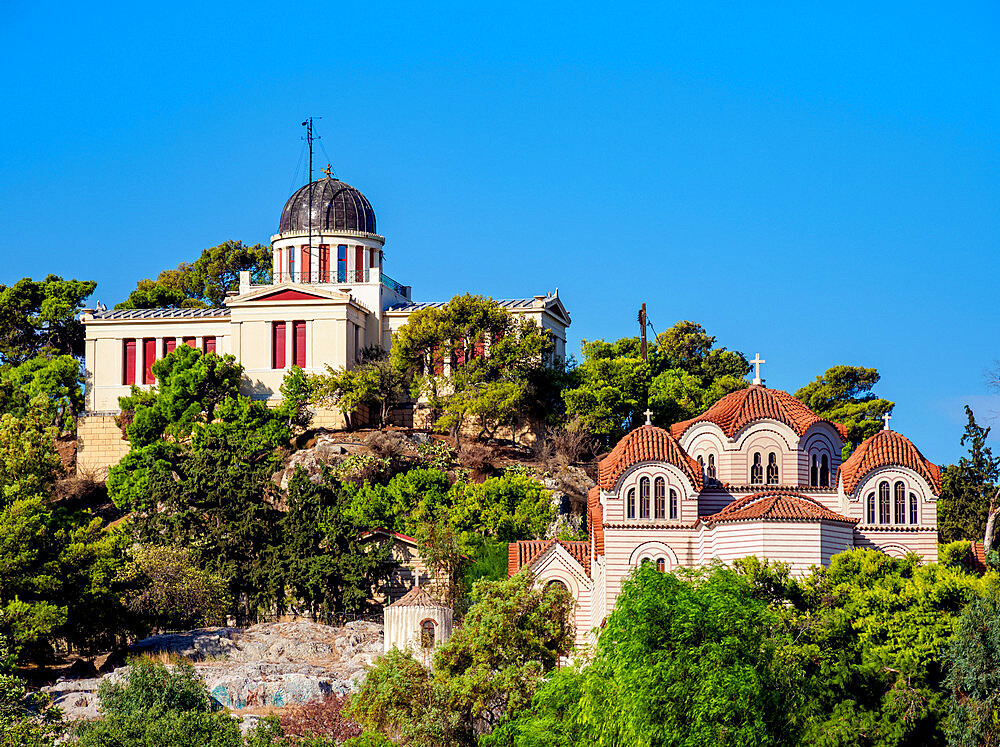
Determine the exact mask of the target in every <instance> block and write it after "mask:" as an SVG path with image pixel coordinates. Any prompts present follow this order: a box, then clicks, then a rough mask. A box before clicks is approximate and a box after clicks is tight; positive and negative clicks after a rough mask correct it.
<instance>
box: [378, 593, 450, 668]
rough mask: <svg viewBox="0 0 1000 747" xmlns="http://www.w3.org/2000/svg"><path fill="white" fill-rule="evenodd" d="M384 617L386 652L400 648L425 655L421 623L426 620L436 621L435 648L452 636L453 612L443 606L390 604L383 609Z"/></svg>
mask: <svg viewBox="0 0 1000 747" xmlns="http://www.w3.org/2000/svg"><path fill="white" fill-rule="evenodd" d="M382 619H383V621H384V623H385V634H384V638H383V647H384V648H383V650H384V651H385V653H389V652H390V651H392V649H393V648H398V649H400V650H401V651H406V650H409V651H411V652H413V653H414V654H415V655H416V656H417V657H418V658H420V657H423V656H425V651H424V649H423V647H422V646H421V645H420V644H421V641H420V625H421V623H422V622H423V621H424V620H433V621H434V622H435V623H436V627H435V630H434V648H435V649H436V648H439V647H440V646H441V645H442V644H443V643H444V642H445V641H447V640H448V639H449V638H451V630H452V613H451V610H449V609H445V608H443V607H420V606H401V607H391V606H390V607H386V608H385V609H384V610H383V611H382ZM428 658H429V657H428Z"/></svg>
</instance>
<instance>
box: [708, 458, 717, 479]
mask: <svg viewBox="0 0 1000 747" xmlns="http://www.w3.org/2000/svg"><path fill="white" fill-rule="evenodd" d="M708 479H709V480H714V479H715V454H709V455H708Z"/></svg>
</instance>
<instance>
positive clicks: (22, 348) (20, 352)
mask: <svg viewBox="0 0 1000 747" xmlns="http://www.w3.org/2000/svg"><path fill="white" fill-rule="evenodd" d="M96 287H97V283H96V282H94V281H92V280H86V281H85V280H63V279H62V278H61V277H59V276H58V275H49V276H48V277H46V278H45V280H41V281H34V280H31V279H30V278H23V279H21V280H18V281H17V282H16V283H14V285H11V286H6V285H2V284H0V363H4V364H8V365H14V366H17V365H20V364H22V363H24V362H25V361H27V360H29V359H31V358H34V357H35V356H36V355H39V354H41V353H43V352H47V353H50V354H52V355H57V356H58V355H72V356H76V357H81V356H82V355H83V324H82V323H81V322H80V320H79V318H78V317H79V315H80V311H81V310H82V309H83V302H84V300H85V299H86V298H87V297H88V296H90V294H92V293H93V292H94V288H96Z"/></svg>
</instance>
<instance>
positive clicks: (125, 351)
mask: <svg viewBox="0 0 1000 747" xmlns="http://www.w3.org/2000/svg"><path fill="white" fill-rule="evenodd" d="M385 243H386V240H385V237H383V236H380V235H379V234H378V231H377V229H376V225H375V211H374V210H373V209H372V206H371V203H370V202H369V201H368V199H367V198H366V197H365V196H364V195H363V194H362V193H361V192H360V191H358V190H357V189H355V188H354V187H352V186H350V185H348V184H345V183H344V182H341V181H339V180H337V179H334V178H329V177H328V178H324V179H319V180H317V181H314V182H311V183H310V184H307V185H305V186H304V187H302V188H300V189H299V190H298V191H296V192H295V193H294V194H293V195H292V196H291V197H290V198H289V199H288V201H287V202H286V203H285V206H284V208H283V209H282V211H281V218H280V222H279V225H278V232H277V233H276V234H275V235H274V236H272V237H271V256H272V268H271V270H272V271H271V280H270V281H269V282H266V283H263V284H254V283H252V282H251V278H250V273H249V272H244V273H241V277H240V282H239V289H238V290H237V291H235V292H231V293H230V295H229V297H227V298H226V301H225V306H223V307H222V308H212V309H177V308H161V309H121V310H107V309H97V310H85V311H84V314H83V316H82V321H83V323H84V324H85V327H86V410H87V412H86V414H85V416H84V417H83V418H82V419H81V422H80V424H79V427H78V432H79V439H80V448H79V454H78V463H77V464H78V470H80V471H95V472H97V471H101V470H104V469H106V468H107V467H108V466H110V465H113V464H116V463H117V462H118V460H119V459H121V457H122V456H124V454H125V453H127V451H128V442H127V441H123V440H122V438H121V433H120V431H119V430H118V429H117V427H116V426H115V425H114V417H115V416H116V415H117V414H118V412H119V407H118V398H119V397H121V396H124V395H127V394H128V393H129V391H130V389H131V387H132V385H138V386H140V387H148V386H151V385H152V384H153V383H154V377H153V371H152V367H153V362H154V361H156V360H158V359H160V358H163V357H164V356H166V355H167V354H168V353H170V351H172V350H174V349H175V348H176V347H177V346H178V345H190V346H192V347H197V348H200V349H201V350H203V351H205V352H206V353H207V352H215V353H218V354H219V355H224V354H231V355H233V356H235V357H236V359H237V360H238V361H239V362H240V363H241V364H242V365H243V368H244V372H245V374H246V377H245V380H244V390H245V391H244V394H246V395H247V396H249V397H252V398H255V399H260V400H268V401H272V402H274V401H277V400H279V399H280V396H281V395H280V392H279V387H280V386H281V382H282V380H283V379H284V377H285V375H286V374H287V373H288V371H289V369H290V368H291V367H292V366H299V367H300V368H302V369H304V370H305V371H306V372H308V373H322V372H325V370H326V366H327V365H330V366H331V367H333V368H334V369H337V368H341V367H348V368H349V367H351V366H353V365H354V363H355V362H356V361H357V360H358V358H359V356H360V355H361V352H362V351H363V350H364V349H365V348H366V347H368V346H372V345H378V346H381V347H382V348H383V349H384V350H387V351H388V350H389V349H390V348H391V346H392V335H393V333H394V332H395V331H396V330H398V329H399V328H400V327H401V326H403V325H404V324H406V321H407V319H408V318H409V316H410V314H412V313H413V312H414V311H416V310H418V309H422V308H426V307H428V306H442V305H444V302H438V303H427V302H416V301H414V300H413V299H412V293H411V288H410V286H408V285H403V284H402V283H400V282H398V281H396V280H394V279H393V278H391V277H389V275H387V274H386V272H385V267H384V254H383V249H384V247H385ZM498 303H499V304H500V306H501V307H503V308H505V309H506V310H507V311H509V312H510V313H512V314H514V315H517V316H520V317H527V318H530V319H532V320H533V321H534V322H535V323H537V324H539V325H540V326H541V327H543V328H544V329H547V330H549V332H550V333H551V335H552V339H553V342H554V345H555V347H554V350H553V355H554V356H557V357H565V355H566V328H567V327H568V326H569V324H570V317H569V314H568V312H567V311H566V308H565V307H564V306H563V304H562V301H561V300H560V299H559V292H558V290H556V291H555V292H553V293H543V294H539V295H534V296H531V297H528V298H519V299H513V300H503V301H498ZM315 422H316V423H317V424H318V425H325V426H330V427H339V426H341V425H343V418H342V416H341V414H340V413H339V412H334V411H327V412H321V413H317V418H316V421H315Z"/></svg>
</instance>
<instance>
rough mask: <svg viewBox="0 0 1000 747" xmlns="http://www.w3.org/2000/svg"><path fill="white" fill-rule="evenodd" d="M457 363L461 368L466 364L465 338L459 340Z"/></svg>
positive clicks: (456, 355) (456, 351)
mask: <svg viewBox="0 0 1000 747" xmlns="http://www.w3.org/2000/svg"><path fill="white" fill-rule="evenodd" d="M455 363H457V364H458V365H460V366H461V365H462V364H463V363H465V338H464V337H463V338H462V339H461V340H459V341H458V345H456V350H455Z"/></svg>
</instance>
